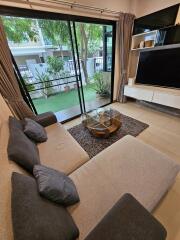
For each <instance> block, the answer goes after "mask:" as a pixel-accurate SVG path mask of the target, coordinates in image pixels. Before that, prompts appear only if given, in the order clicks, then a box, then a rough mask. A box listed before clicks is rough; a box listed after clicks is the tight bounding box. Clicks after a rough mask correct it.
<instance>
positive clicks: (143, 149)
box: [0, 107, 180, 240]
mask: <svg viewBox="0 0 180 240" xmlns="http://www.w3.org/2000/svg"><path fill="white" fill-rule="evenodd" d="M5 108H6V110H5V111H4V112H6V114H5V115H3V117H2V118H1V121H0V166H1V174H0V192H1V193H3V194H2V195H1V197H0V209H1V212H0V214H1V216H0V239H2V240H13V231H12V221H11V175H12V172H19V173H23V174H25V175H27V174H28V173H27V172H25V171H24V170H23V169H22V168H21V167H19V166H18V165H16V164H15V163H14V162H12V161H9V159H8V156H7V145H8V138H9V128H8V118H9V115H11V112H10V111H9V110H8V109H7V107H5ZM2 111H3V110H2ZM36 120H37V121H38V122H40V123H41V124H43V125H44V126H46V131H47V134H48V141H47V142H45V143H42V144H40V145H38V149H39V154H40V160H41V163H42V164H44V165H46V166H49V167H51V168H55V169H57V170H60V171H64V172H65V173H66V174H67V175H69V177H70V178H71V179H72V180H73V181H74V183H75V185H76V187H77V190H78V193H79V196H80V203H78V204H76V205H73V206H71V207H69V208H68V211H69V212H70V214H71V215H72V217H73V219H74V221H75V223H76V225H77V227H78V228H79V231H80V236H79V240H83V239H85V238H86V236H87V235H88V234H89V233H90V232H91V230H92V229H93V228H94V227H95V226H96V225H97V223H99V222H100V221H101V219H102V218H103V217H104V216H105V215H106V214H107V212H108V211H109V210H110V209H111V208H112V207H113V206H114V204H115V203H116V202H118V200H119V199H120V198H121V197H122V196H123V195H124V194H125V193H131V194H132V195H133V196H134V197H135V198H136V199H137V200H138V201H139V202H140V203H141V204H142V205H143V206H144V207H145V208H146V209H147V210H148V211H149V212H152V210H153V209H154V208H155V207H156V206H157V204H158V203H159V201H160V200H161V199H162V197H163V196H164V195H165V194H166V193H167V191H168V190H169V188H170V187H171V186H172V184H173V183H174V180H175V177H176V175H177V174H178V172H179V169H180V168H179V165H178V164H177V163H175V162H174V161H172V160H171V159H170V158H168V157H167V156H166V155H164V154H162V153H161V152H159V151H157V150H156V149H154V148H152V147H150V146H148V145H147V144H145V143H143V142H141V141H140V140H138V139H136V138H134V137H132V136H126V137H124V138H123V139H121V140H119V141H117V142H116V143H114V144H113V145H111V146H110V147H108V148H107V149H105V150H104V151H102V152H101V153H99V154H98V155H96V156H95V157H94V158H92V159H89V156H88V155H87V153H86V152H85V151H84V150H83V149H82V148H81V146H80V145H79V144H78V143H77V142H76V141H75V140H74V139H73V137H72V136H71V135H70V134H69V133H68V131H66V130H65V128H64V127H63V126H62V125H61V124H60V123H57V122H56V120H55V118H54V120H53V116H52V115H51V114H50V116H49V115H48V116H44V117H41V118H40V117H39V118H37V119H36ZM48 124H51V125H49V126H47V125H48Z"/></svg>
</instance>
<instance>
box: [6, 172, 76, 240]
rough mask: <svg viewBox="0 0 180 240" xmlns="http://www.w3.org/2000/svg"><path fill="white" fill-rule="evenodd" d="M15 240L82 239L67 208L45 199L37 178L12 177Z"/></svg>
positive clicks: (14, 174) (19, 175) (18, 175)
mask: <svg viewBox="0 0 180 240" xmlns="http://www.w3.org/2000/svg"><path fill="white" fill-rule="evenodd" d="M11 205H12V223H13V232H14V240H65V239H66V240H75V239H77V238H78V236H79V230H78V228H77V227H76V225H75V223H74V221H73V219H72V217H71V215H70V214H69V212H68V211H67V210H66V208H64V207H62V206H60V205H58V204H55V203H52V202H50V201H48V200H46V199H45V198H42V197H41V196H40V195H39V193H38V190H37V184H36V181H35V179H34V178H32V177H29V176H24V175H22V174H19V173H13V175H12V195H11Z"/></svg>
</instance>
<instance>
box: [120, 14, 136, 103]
mask: <svg viewBox="0 0 180 240" xmlns="http://www.w3.org/2000/svg"><path fill="white" fill-rule="evenodd" d="M134 19H135V16H134V15H132V14H129V13H121V14H120V16H119V21H118V24H117V26H118V27H117V28H118V29H117V34H118V38H117V44H118V45H119V46H118V47H119V51H118V54H119V62H120V67H119V76H118V78H119V83H118V92H117V101H119V102H122V103H124V102H126V97H125V96H124V86H125V85H126V84H127V83H128V65H129V54H130V48H131V39H132V29H133V25H134Z"/></svg>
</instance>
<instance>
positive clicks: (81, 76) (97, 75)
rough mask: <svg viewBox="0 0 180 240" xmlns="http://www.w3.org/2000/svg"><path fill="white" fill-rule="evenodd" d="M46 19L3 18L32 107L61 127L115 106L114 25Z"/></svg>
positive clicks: (20, 77)
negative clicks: (50, 113)
mask: <svg viewBox="0 0 180 240" xmlns="http://www.w3.org/2000/svg"><path fill="white" fill-rule="evenodd" d="M11 14H12V13H11ZM46 15H47V18H44V19H41V18H42V17H41V16H38V15H37V18H33V16H34V15H32V16H31V15H30V16H31V17H28V18H26V17H20V16H19V17H17V16H16V17H13V16H2V20H3V24H4V28H5V32H6V35H7V39H8V44H9V48H10V50H11V53H12V57H13V61H14V66H15V68H16V71H17V72H18V75H19V80H20V81H21V83H22V85H23V88H24V91H25V93H26V95H28V96H29V99H28V100H29V102H30V103H31V104H30V105H31V106H33V105H34V106H33V108H34V109H35V110H36V111H37V113H39V114H40V113H44V112H47V111H53V112H54V113H55V114H56V116H57V119H58V121H60V122H62V121H66V120H68V119H71V118H73V117H76V116H79V115H80V114H82V113H83V112H86V111H90V110H93V109H96V108H98V107H101V106H104V105H107V104H109V103H111V100H112V83H113V79H112V76H113V74H112V71H113V66H112V62H113V58H114V52H113V37H112V36H113V30H114V27H113V24H112V25H103V24H99V22H98V21H97V23H91V22H90V20H88V23H86V22H83V21H84V19H83V18H82V22H75V20H72V21H69V20H67V21H66V20H58V19H57V16H54V20H51V19H48V14H46ZM52 16H53V14H51V17H52ZM72 18H73V17H72ZM63 19H64V18H63Z"/></svg>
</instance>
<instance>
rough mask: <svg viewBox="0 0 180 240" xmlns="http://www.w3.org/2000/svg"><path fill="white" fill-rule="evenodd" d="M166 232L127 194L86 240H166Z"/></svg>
mask: <svg viewBox="0 0 180 240" xmlns="http://www.w3.org/2000/svg"><path fill="white" fill-rule="evenodd" d="M166 235H167V233H166V230H165V228H164V227H163V226H162V225H161V223H160V222H158V221H157V220H156V219H155V218H154V217H153V216H152V215H151V214H150V213H149V212H148V211H147V210H146V209H145V208H144V207H143V206H142V205H141V204H140V203H139V202H138V201H137V200H136V199H135V198H134V197H133V196H132V195H131V194H125V195H124V196H123V197H122V198H121V199H120V200H119V201H118V202H117V203H116V204H115V205H114V207H113V208H112V209H111V210H110V211H109V212H108V213H107V214H106V215H105V217H104V218H103V219H102V220H101V221H100V222H99V224H98V225H97V226H96V227H95V228H94V229H93V230H92V231H91V232H90V233H89V235H88V236H87V237H86V238H85V240H99V239H103V240H109V239H111V240H121V239H122V240H141V239H146V240H152V239H153V240H165V239H166Z"/></svg>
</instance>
